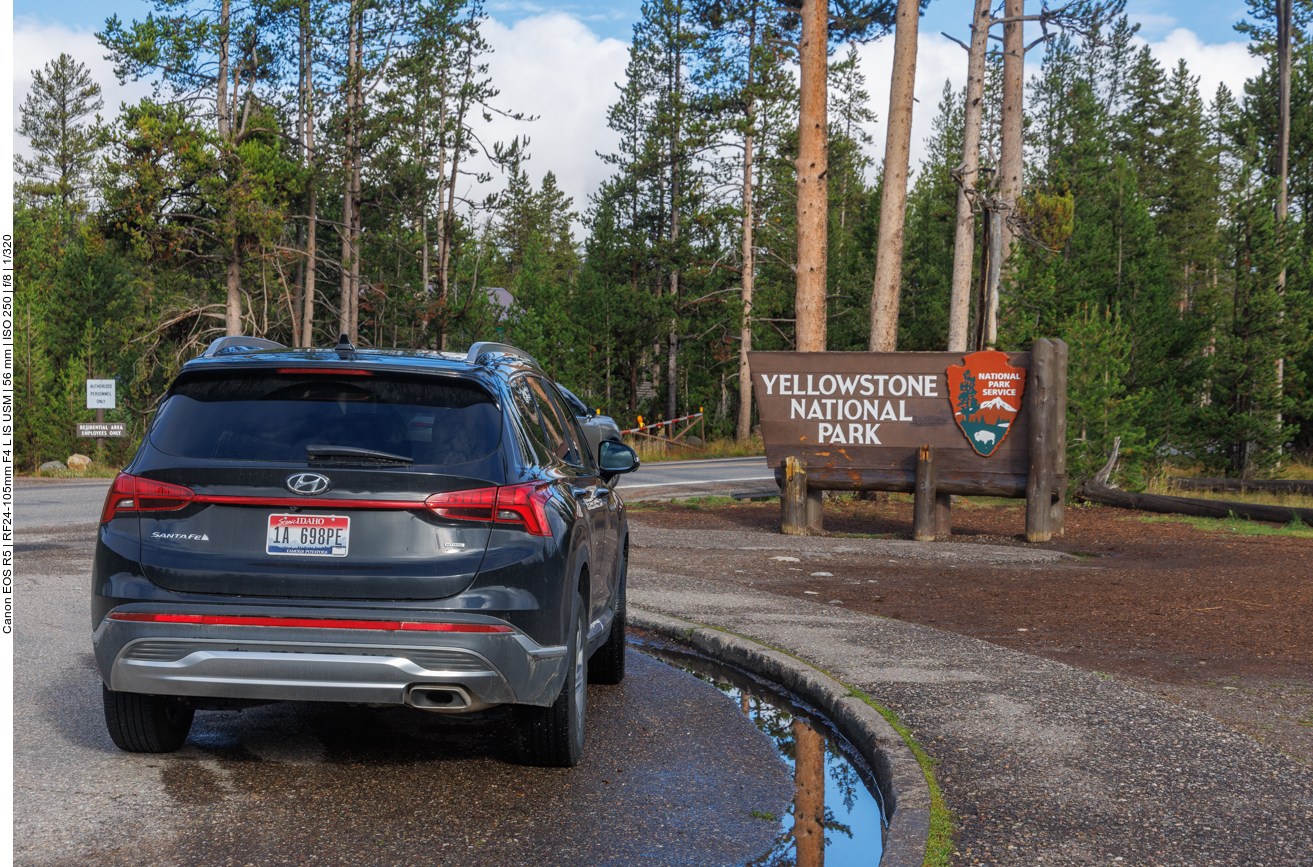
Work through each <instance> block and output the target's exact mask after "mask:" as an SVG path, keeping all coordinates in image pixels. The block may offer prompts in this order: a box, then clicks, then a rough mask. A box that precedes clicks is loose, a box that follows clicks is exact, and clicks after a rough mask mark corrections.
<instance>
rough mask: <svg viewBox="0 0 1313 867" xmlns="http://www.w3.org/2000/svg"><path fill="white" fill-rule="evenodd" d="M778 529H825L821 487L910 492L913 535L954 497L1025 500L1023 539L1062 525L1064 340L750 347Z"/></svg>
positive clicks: (937, 530) (938, 531) (936, 530)
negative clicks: (965, 345)
mask: <svg viewBox="0 0 1313 867" xmlns="http://www.w3.org/2000/svg"><path fill="white" fill-rule="evenodd" d="M748 360H749V364H750V365H751V367H752V382H753V390H754V394H755V396H756V399H757V406H758V410H759V413H760V417H761V432H762V437H763V439H764V440H765V442H766V459H767V461H768V462H769V463H770V464H771V465H773V466H775V467H776V468H777V477H778V480H779V482H780V486H781V502H782V513H781V530H782V531H783V532H785V533H791V534H805V533H807V532H815V531H819V530H820V529H821V527H822V516H821V494H822V492H823V491H827V490H830V491H899V492H903V493H912V494H914V495H915V497H916V503H915V508H914V510H913V511H914V522H913V530H912V535H913V538H915V539H917V540H918V541H927V540H929V539H933V538H934V537H935V536H936V535H945V534H947V533H948V532H949V531H950V521H951V512H950V508H949V504H950V502H951V497H952V495H953V494H962V495H967V494H974V495H981V496H992V497H1017V498H1020V497H1025V498H1026V539H1027V540H1028V541H1031V542H1046V541H1048V540H1049V539H1050V538H1051V537H1052V535H1053V534H1054V533H1057V534H1058V535H1061V534H1062V531H1063V518H1064V507H1065V496H1066V484H1067V477H1066V458H1065V452H1066V446H1067V442H1066V431H1067V425H1066V403H1067V402H1066V391H1067V345H1066V344H1065V343H1063V342H1062V341H1061V340H1044V339H1041V340H1037V341H1035V344H1034V346H1032V348H1031V351H1029V352H1008V353H1004V352H993V351H986V352H975V353H966V354H963V353H952V352H753V353H749V355H748Z"/></svg>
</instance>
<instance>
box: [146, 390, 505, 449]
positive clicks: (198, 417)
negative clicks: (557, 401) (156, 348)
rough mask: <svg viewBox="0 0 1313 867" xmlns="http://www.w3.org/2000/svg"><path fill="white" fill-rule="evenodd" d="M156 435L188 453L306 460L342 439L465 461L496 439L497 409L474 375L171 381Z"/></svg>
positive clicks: (157, 442)
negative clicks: (468, 378)
mask: <svg viewBox="0 0 1313 867" xmlns="http://www.w3.org/2000/svg"><path fill="white" fill-rule="evenodd" d="M150 441H151V444H152V445H154V446H155V448H157V449H159V450H160V451H162V452H165V453H167V454H171V455H176V456H178V457H184V458H202V459H216V460H237V461H305V460H306V447H307V446H311V445H315V446H346V447H349V448H357V449H370V450H373V451H381V452H387V453H389V454H393V455H400V456H402V457H406V458H410V459H411V460H412V461H413V462H414V463H415V464H428V465H447V464H463V463H466V462H468V461H473V460H478V459H479V458H482V457H484V456H486V455H488V454H491V453H492V452H493V451H495V450H496V449H497V446H498V445H499V444H500V442H501V412H500V411H499V410H498V409H497V405H496V404H495V403H494V402H493V399H492V397H491V396H490V395H489V394H488V393H487V392H486V391H484V390H483V389H481V388H479V387H478V386H477V385H474V384H472V383H461V382H453V381H451V380H446V381H441V380H437V379H432V378H420V377H398V376H325V375H316V374H311V375H296V374H270V375H256V376H246V377H241V378H223V379H197V380H192V381H190V382H183V383H180V384H178V385H175V386H174V388H173V391H172V393H171V395H170V397H169V398H168V400H167V401H165V403H164V406H163V407H161V409H160V412H159V415H158V417H157V418H156V420H155V424H154V425H153V427H152V428H151V433H150Z"/></svg>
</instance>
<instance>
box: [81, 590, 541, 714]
mask: <svg viewBox="0 0 1313 867" xmlns="http://www.w3.org/2000/svg"><path fill="white" fill-rule="evenodd" d="M114 610H115V611H116V612H124V613H141V614H157V613H171V612H176V611H177V610H178V608H177V607H174V606H160V605H156V604H131V605H123V606H120V607H118V608H116V609H114ZM187 611H188V613H194V614H203V615H209V614H219V615H222V614H232V613H240V614H241V615H243V616H251V615H257V614H258V615H260V616H268V617H285V616H295V617H302V618H304V617H307V616H313V613H312V612H308V611H307V610H306V609H303V608H301V609H297V610H296V611H294V612H289V611H288V610H287V609H278V608H269V609H263V608H262V609H260V610H258V611H255V610H252V608H251V607H250V606H245V605H244V606H241V607H240V610H235V608H234V607H229V606H211V605H206V606H188V609H187ZM334 613H335V614H337V615H338V616H340V614H341V612H340V611H337V612H334ZM389 614H392V615H393V616H394V617H395V613H394V612H387V611H378V612H377V613H376V615H375V614H374V613H371V615H370V616H377V618H378V619H380V620H382V619H386V618H387V617H388V615H389ZM357 616H360V615H359V614H357ZM405 618H406V619H407V620H416V619H417V618H416V616H415V612H413V611H408V612H405ZM433 619H434V620H437V619H438V618H433ZM440 620H441V621H442V622H448V623H449V622H464V623H487V624H495V625H499V626H509V624H507V623H505V621H502V620H497V619H496V618H492V617H481V616H477V615H466V616H463V617H460V618H452V617H449V616H448V617H442V618H440ZM92 640H93V642H94V645H95V652H96V663H97V666H98V668H99V670H100V675H101V677H102V679H104V681H105V683H106V685H108V687H109V688H110V689H112V690H115V691H120V692H136V693H148V694H154V695H179V696H193V697H205V698H234V699H256V700H265V701H338V702H358V703H370V704H406V703H408V702H407V697H408V695H409V694H410V691H411V690H412V688H415V687H420V686H430V687H451V688H453V689H452V692H453V694H456V695H459V694H460V693H461V692H463V693H464V694H465V695H466V697H467V698H466V700H464V701H462V702H458V703H457V704H456V706H454V707H451V708H442V709H446V710H458V711H460V710H463V711H473V710H480V709H482V708H486V707H491V706H493V705H499V704H531V705H539V706H546V705H549V704H551V703H552V701H553V700H554V699H555V698H556V695H557V694H558V693H559V692H560V689H561V683H562V682H563V679H564V676H565V666H566V648H565V647H564V646H560V647H552V646H542V645H539V644H537V643H536V642H534V641H533V639H531V638H529V637H528V636H527V635H525V634H524V633H523V632H520V631H519V630H514V629H512V631H510V632H500V633H459V632H430V633H425V632H399V633H398V632H377V631H360V630H354V629H321V628H301V627H284V626H227V625H225V626H211V625H200V624H193V623H155V622H137V621H125V620H112V619H109V618H106V619H105V620H103V621H101V623H100V625H99V626H98V627H97V629H96V631H95V633H94V634H93V636H92ZM409 703H414V704H417V705H420V706H427V705H426V704H425V703H424V702H423V701H418V702H409ZM435 709H436V708H435Z"/></svg>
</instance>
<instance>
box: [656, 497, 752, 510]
mask: <svg viewBox="0 0 1313 867" xmlns="http://www.w3.org/2000/svg"><path fill="white" fill-rule="evenodd" d="M672 502H673V501H672ZM738 503H739V501H738V500H736V499H734V498H733V497H715V496H713V497H689V498H688V499H687V500H680V501H679V502H678V505H680V506H683V507H684V508H686V509H719V508H721V507H723V506H737V505H738Z"/></svg>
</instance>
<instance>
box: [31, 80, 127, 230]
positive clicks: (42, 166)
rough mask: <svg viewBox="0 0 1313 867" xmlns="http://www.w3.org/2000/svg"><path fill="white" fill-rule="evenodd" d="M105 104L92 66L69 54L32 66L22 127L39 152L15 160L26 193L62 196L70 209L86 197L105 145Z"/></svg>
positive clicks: (39, 197) (33, 146)
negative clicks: (102, 117) (102, 137)
mask: <svg viewBox="0 0 1313 867" xmlns="http://www.w3.org/2000/svg"><path fill="white" fill-rule="evenodd" d="M104 106H105V101H104V100H103V99H101V92H100V85H99V84H97V83H96V81H95V80H94V79H93V78H92V77H91V71H90V70H89V69H87V67H86V64H83V63H78V62H77V61H76V60H74V59H73V58H72V57H71V56H69V55H68V54H60V55H59V57H57V58H55V59H54V60H52V61H50V62H49V63H47V64H46V65H45V67H44V68H43V69H34V70H33V71H32V88H31V89H30V90H29V91H28V92H27V96H26V97H24V99H23V104H22V106H21V107H20V108H19V118H20V120H19V125H18V132H19V134H20V135H22V136H24V137H26V138H27V140H28V143H29V145H30V146H31V148H32V153H33V156H32V158H31V159H25V158H24V157H22V156H18V157H16V158H15V160H14V162H15V170H16V171H17V172H18V174H19V175H21V176H22V177H23V181H24V182H23V184H22V185H21V186H20V187H19V191H20V192H21V193H25V194H27V195H30V196H32V197H33V198H34V199H37V200H41V199H48V198H57V199H58V200H59V202H60V203H61V204H62V205H63V207H64V208H65V209H66V210H67V209H69V208H70V207H71V206H72V205H73V204H74V203H75V202H80V201H83V199H84V196H85V195H86V192H87V190H88V189H89V186H90V185H89V183H88V182H89V181H90V179H91V171H92V166H93V164H94V163H95V160H96V156H97V153H98V152H99V149H100V135H101V131H102V127H101V120H100V115H99V114H95V112H98V111H100V109H102V108H104ZM93 115H94V117H93ZM88 119H90V122H88Z"/></svg>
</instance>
